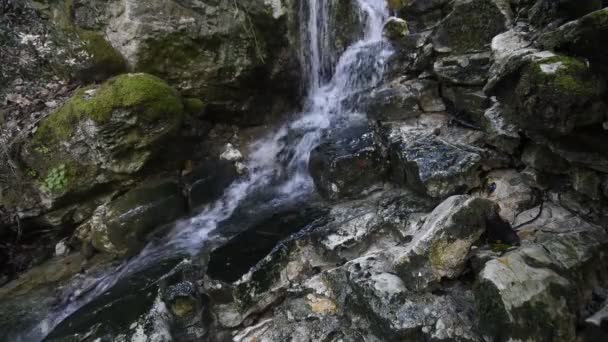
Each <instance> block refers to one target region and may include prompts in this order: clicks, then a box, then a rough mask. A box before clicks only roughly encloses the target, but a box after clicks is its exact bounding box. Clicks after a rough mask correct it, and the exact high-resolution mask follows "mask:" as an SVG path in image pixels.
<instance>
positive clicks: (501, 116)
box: [481, 102, 521, 154]
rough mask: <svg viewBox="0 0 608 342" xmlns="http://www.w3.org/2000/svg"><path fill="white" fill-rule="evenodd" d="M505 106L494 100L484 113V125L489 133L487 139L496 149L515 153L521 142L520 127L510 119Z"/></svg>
mask: <svg viewBox="0 0 608 342" xmlns="http://www.w3.org/2000/svg"><path fill="white" fill-rule="evenodd" d="M505 110H507V109H506V108H504V106H503V105H502V104H501V103H500V102H494V104H493V105H492V107H490V108H488V109H487V110H486V111H485V113H484V114H483V119H482V121H481V122H482V125H483V127H484V131H485V133H486V134H487V137H486V139H487V141H488V143H489V144H491V145H492V146H494V147H495V148H496V149H498V150H500V151H503V152H505V153H509V154H513V153H514V152H515V151H516V150H517V148H519V145H520V143H521V137H520V135H519V129H518V128H517V126H516V125H514V124H512V123H510V122H509V121H508V117H509V116H508V115H505Z"/></svg>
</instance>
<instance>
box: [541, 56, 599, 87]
mask: <svg viewBox="0 0 608 342" xmlns="http://www.w3.org/2000/svg"><path fill="white" fill-rule="evenodd" d="M550 65H555V68H556V70H555V72H554V73H547V72H545V71H543V67H547V66H550ZM532 77H533V79H532V80H531V81H535V82H538V83H541V84H547V83H550V84H551V85H552V86H553V87H554V89H555V90H556V91H560V92H564V93H567V94H571V95H576V96H584V97H593V96H597V95H599V92H600V89H601V88H602V84H601V82H600V81H599V80H598V79H596V78H594V77H592V75H591V74H590V72H589V69H588V67H587V65H586V64H585V62H583V61H582V60H580V59H576V58H573V57H568V56H555V57H551V58H548V59H545V60H542V62H540V63H537V64H535V65H534V66H533V76H532Z"/></svg>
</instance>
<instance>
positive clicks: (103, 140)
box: [22, 74, 183, 204]
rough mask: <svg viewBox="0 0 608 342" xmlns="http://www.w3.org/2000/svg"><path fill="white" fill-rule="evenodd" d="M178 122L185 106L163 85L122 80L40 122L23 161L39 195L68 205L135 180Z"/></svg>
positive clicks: (142, 78) (148, 79)
mask: <svg viewBox="0 0 608 342" xmlns="http://www.w3.org/2000/svg"><path fill="white" fill-rule="evenodd" d="M182 118H183V105H182V103H181V101H180V99H179V97H178V96H177V94H176V92H175V91H174V90H173V89H172V88H170V87H169V86H168V85H167V84H166V83H164V82H163V81H162V80H160V79H159V78H156V77H154V76H151V75H146V74H126V75H122V76H119V77H117V78H114V79H112V80H110V81H108V82H106V83H104V84H102V85H101V86H99V87H95V86H93V87H87V88H83V89H81V90H79V91H78V92H77V93H76V94H75V95H74V96H73V97H72V98H71V99H70V100H69V101H68V102H67V103H66V104H65V105H64V106H63V107H61V108H60V109H59V110H57V111H55V112H54V113H52V114H51V115H49V116H48V117H47V118H46V119H44V120H42V121H41V122H40V125H39V127H38V129H37V131H36V133H35V134H34V136H33V137H32V139H31V140H29V141H28V142H27V144H26V146H25V148H24V149H23V151H22V157H23V159H24V160H25V162H26V164H27V165H28V167H29V168H30V169H31V170H32V171H33V172H35V174H36V175H38V177H37V178H39V179H38V180H37V181H38V184H39V185H38V186H39V188H40V189H41V190H42V192H43V194H44V195H45V196H47V197H49V198H50V199H51V200H59V199H61V200H62V202H63V204H69V203H70V202H74V201H75V200H77V197H75V196H78V195H83V194H85V195H86V194H90V192H91V191H93V190H95V188H96V187H98V186H100V185H106V186H107V188H106V189H107V190H109V189H112V187H113V186H115V185H116V184H117V183H118V184H120V182H121V181H122V182H128V181H132V179H133V178H136V174H137V173H138V172H140V171H142V169H143V168H144V167H145V166H146V165H147V163H148V161H150V160H151V159H152V158H154V157H156V156H157V155H158V152H159V151H160V147H161V146H160V143H162V142H163V141H166V139H167V138H169V137H171V136H172V135H173V134H175V133H176V131H177V129H178V127H179V126H180V124H181V122H182ZM50 156H52V158H50ZM113 183H114V184H113ZM108 188H109V189H108ZM66 202H67V203H66Z"/></svg>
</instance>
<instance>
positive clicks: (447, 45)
mask: <svg viewBox="0 0 608 342" xmlns="http://www.w3.org/2000/svg"><path fill="white" fill-rule="evenodd" d="M453 6H454V8H453V10H452V12H451V13H450V14H449V15H448V16H447V17H445V18H444V19H443V20H442V21H441V22H440V23H439V25H438V26H437V27H436V28H435V30H434V32H433V36H432V41H433V44H434V47H435V50H437V51H439V52H450V53H453V54H464V53H469V52H478V51H483V50H487V48H488V47H489V45H490V42H491V41H492V38H493V37H494V36H496V35H497V34H499V33H501V32H502V31H504V30H505V29H506V26H505V24H506V18H505V15H504V14H503V13H502V12H501V10H500V8H499V7H498V6H497V5H496V3H495V2H494V1H492V0H456V1H455V2H454V5H453Z"/></svg>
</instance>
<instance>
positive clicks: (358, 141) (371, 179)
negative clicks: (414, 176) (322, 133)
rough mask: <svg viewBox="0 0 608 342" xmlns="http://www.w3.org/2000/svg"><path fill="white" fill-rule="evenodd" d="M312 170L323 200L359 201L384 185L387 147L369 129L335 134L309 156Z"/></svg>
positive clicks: (360, 128)
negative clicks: (373, 187) (372, 190)
mask: <svg viewBox="0 0 608 342" xmlns="http://www.w3.org/2000/svg"><path fill="white" fill-rule="evenodd" d="M309 169H310V173H311V176H312V178H313V179H314V181H315V185H316V187H317V189H318V190H319V192H320V193H321V195H323V197H325V198H327V199H330V200H338V199H342V198H356V197H361V196H364V195H365V190H367V189H368V188H370V187H371V186H373V185H374V184H377V183H379V182H382V181H383V180H384V178H385V175H386V172H387V171H388V164H387V156H386V151H385V148H384V147H383V146H382V145H381V143H380V141H379V138H378V137H377V135H376V133H375V132H374V131H373V130H371V129H370V127H369V126H367V125H363V126H355V127H351V128H347V129H344V130H338V131H336V132H332V133H331V134H330V136H329V137H327V140H326V142H325V143H322V144H320V145H319V146H318V147H316V148H315V149H314V150H313V151H312V152H311V155H310V162H309Z"/></svg>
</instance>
